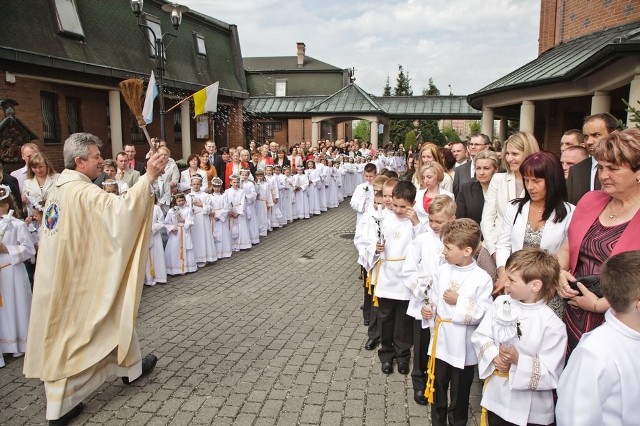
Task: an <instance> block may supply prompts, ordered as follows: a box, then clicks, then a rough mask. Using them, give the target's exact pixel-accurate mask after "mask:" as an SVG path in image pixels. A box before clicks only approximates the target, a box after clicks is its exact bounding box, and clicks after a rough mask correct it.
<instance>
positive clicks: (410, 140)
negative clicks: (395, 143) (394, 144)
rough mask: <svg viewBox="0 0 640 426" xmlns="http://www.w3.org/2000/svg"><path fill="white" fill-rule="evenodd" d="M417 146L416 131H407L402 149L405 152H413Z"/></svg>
mask: <svg viewBox="0 0 640 426" xmlns="http://www.w3.org/2000/svg"><path fill="white" fill-rule="evenodd" d="M417 146H418V139H417V138H416V131H415V130H409V131H408V132H407V135H406V136H405V138H404V149H405V151H408V150H409V149H413V150H415V149H416V147H417Z"/></svg>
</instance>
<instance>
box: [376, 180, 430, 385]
mask: <svg viewBox="0 0 640 426" xmlns="http://www.w3.org/2000/svg"><path fill="white" fill-rule="evenodd" d="M387 183H388V181H387ZM415 197H416V188H415V186H413V184H412V183H411V182H407V181H401V182H398V183H397V185H396V186H395V188H394V189H393V213H392V214H391V213H390V214H386V215H384V220H383V224H382V235H381V237H382V238H379V237H378V234H377V232H376V233H375V234H374V233H372V232H370V233H369V241H370V243H369V244H368V246H367V260H368V262H369V264H370V265H375V266H373V268H372V271H371V283H373V284H374V285H375V292H374V299H376V298H377V300H378V304H379V306H378V320H379V322H380V343H381V346H380V349H379V350H378V357H379V358H380V362H381V363H382V365H381V369H382V372H383V373H384V374H391V373H393V360H394V359H395V360H396V362H397V364H398V372H399V373H401V374H408V373H409V360H410V359H411V345H412V343H413V339H412V337H413V336H412V329H413V328H412V326H413V323H412V321H413V319H412V318H411V317H410V316H408V315H407V307H408V305H409V298H410V296H411V293H410V291H409V289H408V288H407V286H405V285H404V282H403V278H402V264H403V262H404V259H405V256H406V254H407V250H408V248H409V246H410V244H411V241H412V240H413V237H414V236H415V235H416V234H417V233H418V232H419V231H420V229H421V228H420V221H419V220H418V216H417V215H416V212H415V210H413V204H414V202H415ZM374 302H375V300H374Z"/></svg>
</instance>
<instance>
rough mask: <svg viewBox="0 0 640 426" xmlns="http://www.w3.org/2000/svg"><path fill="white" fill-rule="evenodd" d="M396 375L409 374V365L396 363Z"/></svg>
mask: <svg viewBox="0 0 640 426" xmlns="http://www.w3.org/2000/svg"><path fill="white" fill-rule="evenodd" d="M398 373H400V374H409V363H406V362H399V363H398Z"/></svg>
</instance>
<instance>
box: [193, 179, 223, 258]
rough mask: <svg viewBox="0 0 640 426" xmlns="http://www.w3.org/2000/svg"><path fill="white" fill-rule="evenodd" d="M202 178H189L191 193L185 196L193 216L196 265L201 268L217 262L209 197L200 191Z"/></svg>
mask: <svg viewBox="0 0 640 426" xmlns="http://www.w3.org/2000/svg"><path fill="white" fill-rule="evenodd" d="M202 183H203V181H202V177H201V176H200V175H194V176H192V177H191V192H190V193H188V194H187V206H188V207H189V208H190V209H191V214H192V215H193V228H192V229H191V241H192V242H193V254H194V256H195V258H196V265H198V267H199V268H202V267H203V266H205V265H206V264H207V263H209V262H215V261H216V260H218V256H217V251H216V244H215V241H214V239H213V226H212V224H211V220H210V219H209V213H211V196H210V195H209V194H207V193H206V192H204V191H203V190H202V186H203V185H202Z"/></svg>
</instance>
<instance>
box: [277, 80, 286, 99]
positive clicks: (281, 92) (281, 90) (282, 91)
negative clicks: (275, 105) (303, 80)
mask: <svg viewBox="0 0 640 426" xmlns="http://www.w3.org/2000/svg"><path fill="white" fill-rule="evenodd" d="M276 96H287V80H285V79H282V80H276Z"/></svg>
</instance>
